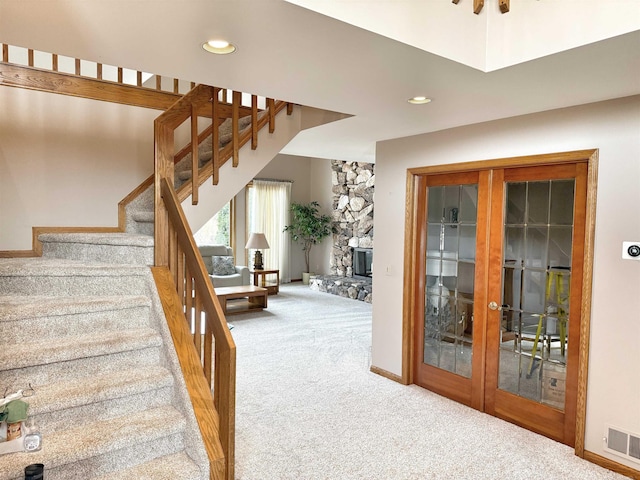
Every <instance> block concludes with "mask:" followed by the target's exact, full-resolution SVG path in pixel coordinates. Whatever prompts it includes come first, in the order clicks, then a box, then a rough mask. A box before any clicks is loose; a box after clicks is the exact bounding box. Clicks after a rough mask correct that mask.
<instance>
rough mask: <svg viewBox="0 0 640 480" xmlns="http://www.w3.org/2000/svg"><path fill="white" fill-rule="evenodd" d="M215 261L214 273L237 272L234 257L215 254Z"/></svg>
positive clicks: (213, 259) (228, 273) (227, 273)
mask: <svg viewBox="0 0 640 480" xmlns="http://www.w3.org/2000/svg"><path fill="white" fill-rule="evenodd" d="M211 259H212V261H213V274H214V275H233V274H234V273H236V266H235V265H234V264H233V257H232V256H226V255H214V256H213V257H211Z"/></svg>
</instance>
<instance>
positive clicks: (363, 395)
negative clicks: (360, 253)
mask: <svg viewBox="0 0 640 480" xmlns="http://www.w3.org/2000/svg"><path fill="white" fill-rule="evenodd" d="M378 301H381V299H378ZM229 320H230V321H231V322H232V323H233V325H234V329H233V330H232V331H231V333H232V335H233V337H234V339H235V341H236V343H237V349H238V350H237V352H238V354H237V407H236V408H237V411H236V422H237V426H236V428H237V438H236V479H238V480H285V479H292V480H293V479H295V480H320V479H330V480H348V479H354V480H355V479H358V480H361V479H376V480H413V479H416V480H417V479H456V480H460V479H474V480H477V479H487V480H489V479H490V480H496V479H509V480H517V479H522V480H532V479H538V478H544V479H563V480H585V479H590V480H604V479H608V480H613V479H623V478H625V477H623V476H621V475H618V474H615V473H613V472H610V471H608V470H605V469H603V468H601V467H598V466H596V465H594V464H591V463H589V462H586V461H584V460H582V459H580V458H578V457H576V456H575V455H574V453H573V449H571V448H569V447H567V446H565V445H562V444H559V443H557V442H554V441H552V440H549V439H548V438H545V437H542V436H540V435H537V434H534V433H531V432H529V431H527V430H524V429H522V428H519V427H516V426H514V425H511V424H509V423H507V422H504V421H502V420H499V419H497V418H494V417H491V416H489V415H486V414H483V413H480V412H477V411H475V410H472V409H470V408H467V407H465V406H463V405H460V404H457V403H455V402H453V401H450V400H448V399H445V398H443V397H440V396H438V395H436V394H433V393H431V392H429V391H427V390H424V389H422V388H419V387H417V386H408V387H407V386H403V385H400V384H398V383H395V382H393V381H391V380H388V379H385V378H383V377H381V376H379V375H376V374H373V373H371V372H369V367H370V348H369V347H370V345H371V305H369V304H366V303H363V302H358V301H354V300H349V299H345V298H341V297H337V296H334V295H329V294H326V293H320V292H314V291H311V290H310V289H309V288H308V287H305V286H302V285H293V286H291V285H290V286H286V285H285V286H281V288H280V294H279V295H277V296H270V297H269V306H268V309H267V310H264V311H263V312H260V313H255V312H254V313H251V314H243V315H237V316H233V317H230V318H229ZM398 321H399V320H398Z"/></svg>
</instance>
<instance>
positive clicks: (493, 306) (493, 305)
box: [489, 302, 509, 312]
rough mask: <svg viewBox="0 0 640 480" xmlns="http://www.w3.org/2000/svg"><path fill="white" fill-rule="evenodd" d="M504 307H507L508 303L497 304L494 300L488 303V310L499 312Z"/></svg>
mask: <svg viewBox="0 0 640 480" xmlns="http://www.w3.org/2000/svg"><path fill="white" fill-rule="evenodd" d="M505 308H509V305H506V304H505V305H498V304H497V303H496V302H491V303H489V310H498V311H500V312H501V311H502V310H504V309H505Z"/></svg>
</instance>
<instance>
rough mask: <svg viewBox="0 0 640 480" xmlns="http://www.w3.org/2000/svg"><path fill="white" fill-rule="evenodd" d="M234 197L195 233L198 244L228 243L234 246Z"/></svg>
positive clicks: (194, 236)
mask: <svg viewBox="0 0 640 480" xmlns="http://www.w3.org/2000/svg"><path fill="white" fill-rule="evenodd" d="M233 213H234V208H233V199H232V200H231V201H229V202H228V203H227V204H226V205H224V206H223V207H222V208H221V209H220V210H219V211H218V213H216V214H215V215H214V216H213V217H211V218H210V219H209V221H208V222H207V223H205V224H204V225H203V226H202V228H200V230H198V231H197V232H196V233H195V234H194V235H193V238H195V240H196V243H197V244H198V245H227V246H230V247H233V241H234V238H233V228H232V225H233V223H234V222H233V216H234V215H233Z"/></svg>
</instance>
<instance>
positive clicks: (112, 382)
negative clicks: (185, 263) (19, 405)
mask: <svg viewBox="0 0 640 480" xmlns="http://www.w3.org/2000/svg"><path fill="white" fill-rule="evenodd" d="M75 240H80V239H78V238H76V239H75ZM89 240H95V238H94V239H89ZM85 245H91V243H78V242H69V243H64V244H63V247H64V251H65V252H66V257H68V258H82V261H78V260H69V259H68V258H63V257H65V255H63V253H62V252H61V250H58V249H54V251H53V253H54V254H55V255H54V256H55V258H53V256H48V254H47V253H45V256H44V257H43V258H29V259H9V260H4V261H2V263H0V292H2V295H1V296H0V326H1V327H0V328H2V332H3V335H2V336H1V337H0V344H1V347H0V383H1V386H2V388H3V389H4V388H9V390H10V391H16V390H18V389H26V388H27V387H28V386H29V385H31V386H32V387H33V389H34V391H35V395H34V396H31V397H28V398H27V399H26V401H27V402H28V403H29V414H30V416H31V417H32V418H33V419H34V420H35V423H36V425H37V426H38V427H39V428H40V430H41V432H42V434H43V449H42V450H41V451H39V452H34V453H12V454H7V455H3V456H0V479H1V480H5V479H21V478H23V475H24V467H25V466H26V465H28V464H31V463H43V464H44V465H45V469H46V472H47V475H48V477H47V478H48V479H49V480H55V479H59V478H60V479H62V478H64V479H76V478H77V479H93V478H104V479H106V478H109V479H120V478H122V479H125V478H128V479H133V478H154V479H165V478H166V479H207V478H209V464H208V460H207V456H206V453H205V452H204V448H203V446H202V442H201V439H200V432H199V430H198V426H197V424H196V420H195V418H194V415H193V411H192V408H191V404H190V400H189V397H188V394H187V392H186V389H185V385H184V381H183V379H182V374H181V371H180V366H179V365H178V362H177V359H176V355H175V351H174V348H173V344H172V340H171V335H170V333H169V332H168V329H167V327H166V324H165V321H164V315H163V312H162V308H161V306H160V301H159V298H158V295H157V293H156V290H155V284H154V281H153V278H152V276H151V273H150V271H149V268H148V267H147V266H146V265H144V264H140V263H137V264H136V263H131V259H132V258H134V257H135V253H134V254H132V255H127V254H126V253H124V254H123V247H122V245H113V246H104V245H102V246H101V247H100V251H98V252H97V258H98V261H96V260H93V259H91V254H90V253H88V252H87V249H86V248H84V246H85ZM136 248H137V247H134V249H136ZM109 250H111V252H109ZM76 252H77V253H76ZM109 255H111V258H112V259H113V263H111V264H107V263H103V261H104V257H105V256H109Z"/></svg>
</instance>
